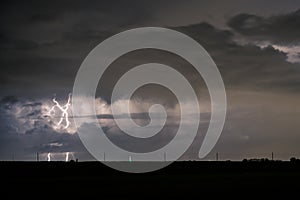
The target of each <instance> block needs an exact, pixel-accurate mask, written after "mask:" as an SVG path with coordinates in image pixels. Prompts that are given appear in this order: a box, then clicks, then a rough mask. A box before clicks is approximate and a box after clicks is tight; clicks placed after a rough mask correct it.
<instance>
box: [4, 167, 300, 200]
mask: <svg viewBox="0 0 300 200" xmlns="http://www.w3.org/2000/svg"><path fill="white" fill-rule="evenodd" d="M0 170H1V171H0V178H1V187H0V188H1V193H2V195H4V194H8V195H10V197H11V198H13V197H14V195H18V196H19V195H21V196H23V197H24V198H25V196H26V199H27V197H29V198H30V197H41V198H45V197H47V198H48V197H62V196H66V197H68V198H67V199H71V198H76V199H77V198H80V199H91V197H92V196H93V198H94V199H116V198H118V199H163V198H166V199H171V198H172V199H173V198H175V197H177V198H178V197H180V198H181V199H204V198H207V195H209V197H211V198H213V197H215V196H222V195H223V196H224V197H225V195H226V196H227V197H228V195H229V196H239V197H241V199H244V197H246V198H247V197H249V196H254V197H260V196H262V195H270V196H277V195H283V196H284V197H287V196H291V195H297V196H296V197H294V198H295V199H298V198H299V192H300V187H299V186H300V163H299V162H295V163H292V162H271V161H269V162H195V161H190V162H175V163H172V164H171V165H169V166H168V167H166V168H164V169H161V170H158V171H155V172H151V173H145V174H130V173H124V172H119V171H116V170H113V169H110V168H108V167H107V166H105V165H103V164H101V163H98V162H78V163H76V162H0ZM192 196H193V197H192ZM227 197H226V198H227ZM277 197H279V196H277ZM285 199H286V198H285Z"/></svg>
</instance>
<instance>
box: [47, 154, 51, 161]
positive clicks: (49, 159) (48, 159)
mask: <svg viewBox="0 0 300 200" xmlns="http://www.w3.org/2000/svg"><path fill="white" fill-rule="evenodd" d="M47 161H48V162H50V161H51V153H48V154H47Z"/></svg>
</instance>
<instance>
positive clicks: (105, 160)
mask: <svg viewBox="0 0 300 200" xmlns="http://www.w3.org/2000/svg"><path fill="white" fill-rule="evenodd" d="M105 159H106V158H105V152H104V153H103V161H104V162H105V161H106V160H105Z"/></svg>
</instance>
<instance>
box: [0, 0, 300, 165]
mask: <svg viewBox="0 0 300 200" xmlns="http://www.w3.org/2000/svg"><path fill="white" fill-rule="evenodd" d="M0 9H1V12H0V15H1V17H0V23H1V26H0V67H1V74H0V91H1V92H0V111H1V112H0V160H11V159H16V160H35V157H36V152H39V153H40V155H41V159H42V160H46V159H47V156H46V155H47V154H48V153H51V154H52V157H53V160H64V156H65V153H66V152H70V153H71V156H70V158H71V159H75V158H78V159H79V160H93V157H92V156H91V155H90V154H89V153H88V152H87V150H86V149H85V147H84V146H83V144H82V143H81V141H80V139H79V137H78V135H77V133H76V128H75V126H74V123H73V122H72V117H71V118H70V120H71V126H70V127H69V128H68V129H60V128H56V127H55V123H57V119H51V118H49V117H47V116H45V115H46V113H47V112H48V111H49V109H50V108H51V106H52V105H53V102H52V98H53V97H54V96H56V97H57V100H58V101H59V102H61V103H65V102H66V100H67V98H68V94H69V93H71V92H72V87H73V83H74V79H75V76H76V73H77V70H78V69H79V67H80V65H81V63H82V62H83V60H84V58H85V57H86V56H87V54H88V53H89V52H90V51H91V50H92V49H93V48H94V47H95V46H96V45H98V44H99V43H100V42H102V41H103V40H105V39H106V38H108V37H110V36H112V35H114V34H117V33H119V32H121V31H125V30H128V29H131V28H138V27H147V26H157V27H166V28H170V29H173V30H177V31H180V32H182V33H184V34H186V35H188V36H190V37H192V38H193V39H195V40H196V41H197V42H199V43H200V44H201V45H202V46H203V47H204V48H205V49H206V50H207V52H208V53H209V54H210V55H211V57H212V58H213V60H214V61H215V63H216V65H217V66H218V68H219V70H220V73H221V75H222V77H223V81H224V84H225V87H226V93H227V100H228V108H227V117H226V122H225V126H224V129H223V132H222V135H221V137H220V139H219V141H218V143H217V145H216V146H215V147H214V149H213V150H212V151H211V153H210V154H209V155H208V156H207V157H206V158H205V160H211V159H214V158H215V154H216V152H219V158H220V159H222V160H227V159H231V160H241V159H243V158H261V157H268V158H270V156H271V153H272V152H274V154H275V159H283V160H287V159H289V158H290V157H292V156H296V157H300V146H299V142H300V123H299V122H298V121H299V119H300V106H299V99H300V1H296V0H286V1H280V0H247V1H246V0H239V1H238V0H228V1H224V2H223V1H217V0H207V1H206V0H205V1H204V0H203V1H202V0H200V1H177V0H175V1H174V0H173V1H171V0H170V1H163V2H161V1H153V0H152V1H130V2H129V1H128V2H127V1H121V0H120V1H96V0H95V1H83V0H82V1H76V0H75V1H57V2H55V1H48V0H46V1H1V6H0ZM150 61H152V62H153V61H156V62H159V61H160V62H162V63H165V64H168V65H170V66H173V67H174V68H175V69H178V70H179V71H180V72H181V73H182V74H184V75H185V77H187V79H188V80H189V81H190V82H191V85H192V86H193V87H194V89H195V91H196V93H197V96H198V98H199V103H200V107H201V111H202V112H203V114H202V113H201V118H202V120H203V121H202V123H201V125H200V128H199V131H198V132H199V134H198V135H197V138H196V140H195V141H194V143H193V145H192V146H191V147H190V148H189V150H188V151H187V152H186V153H185V154H184V155H183V156H182V159H183V160H189V159H197V155H198V151H199V146H200V145H201V142H202V138H203V134H204V132H205V130H206V129H207V127H208V124H209V122H208V119H209V116H210V111H211V110H210V100H209V96H208V92H207V89H206V86H205V84H204V82H203V80H202V79H201V76H200V75H197V74H195V71H194V70H193V68H192V67H191V66H190V64H189V63H187V62H186V61H185V60H183V59H180V58H178V57H176V55H174V54H171V53H167V52H163V51H158V50H150V49H148V50H142V51H141V52H138V51H137V52H131V53H128V54H127V55H124V56H122V57H120V58H119V59H118V60H116V61H115V62H114V63H113V64H112V65H111V66H110V67H111V68H110V70H108V71H107V72H105V76H104V77H103V78H102V79H101V80H100V83H99V86H98V90H97V94H96V97H95V98H96V110H97V113H98V114H99V115H98V118H99V121H100V122H101V123H102V124H103V126H104V128H105V130H106V131H107V134H112V135H113V136H114V135H115V136H117V135H118V132H119V130H118V128H117V127H116V125H115V124H114V123H113V122H112V121H113V120H112V116H111V115H110V113H109V112H106V111H107V110H109V107H110V104H111V103H114V102H110V98H109V97H110V94H111V90H112V88H113V86H114V84H115V82H116V80H117V78H118V77H119V76H120V75H121V74H122V73H124V72H126V71H128V70H129V69H131V68H132V67H133V66H136V65H138V64H142V63H146V62H150ZM132 102H133V104H134V106H133V107H134V111H133V113H135V114H136V115H135V121H136V122H137V123H139V124H143V123H146V122H147V120H148V118H147V115H144V114H145V112H146V111H147V108H149V105H150V104H152V103H153V102H159V103H162V104H163V105H164V106H165V107H166V108H167V109H168V110H169V111H170V112H176V111H177V109H178V106H177V103H178V102H177V101H176V100H174V96H173V95H172V94H171V93H169V92H167V91H166V89H165V88H161V87H157V86H152V87H149V88H147V87H144V88H141V89H139V90H138V91H137V92H136V94H135V100H134V99H133V100H132ZM118 103H119V104H122V102H118ZM185 106H186V107H184V109H192V108H190V107H189V104H188V103H187V104H186V105H185ZM176 123H177V121H176V120H174V121H173V126H168V127H166V128H165V130H164V131H165V132H166V133H167V135H168V134H170V135H171V134H173V133H174V130H175V129H176ZM174 124H175V125H174ZM174 127H175V128H174ZM123 142H124V143H126V141H123ZM161 142H162V143H163V142H164V141H161ZM108 157H109V155H108Z"/></svg>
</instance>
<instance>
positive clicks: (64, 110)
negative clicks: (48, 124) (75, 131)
mask: <svg viewBox="0 0 300 200" xmlns="http://www.w3.org/2000/svg"><path fill="white" fill-rule="evenodd" d="M52 101H53V102H54V103H55V105H54V106H52V108H51V109H50V110H49V112H48V115H49V116H51V115H54V114H55V108H58V109H59V110H60V111H61V112H62V113H61V117H60V120H59V122H58V123H57V125H58V126H60V125H61V123H62V122H63V121H64V120H65V122H66V124H65V126H64V127H63V128H64V129H67V128H68V127H69V125H70V121H69V114H68V110H69V107H70V106H71V103H70V102H71V93H70V94H69V98H68V101H67V103H66V104H65V105H63V106H61V105H60V104H59V103H58V102H57V101H56V98H55V97H54V98H53V100H52Z"/></svg>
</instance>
